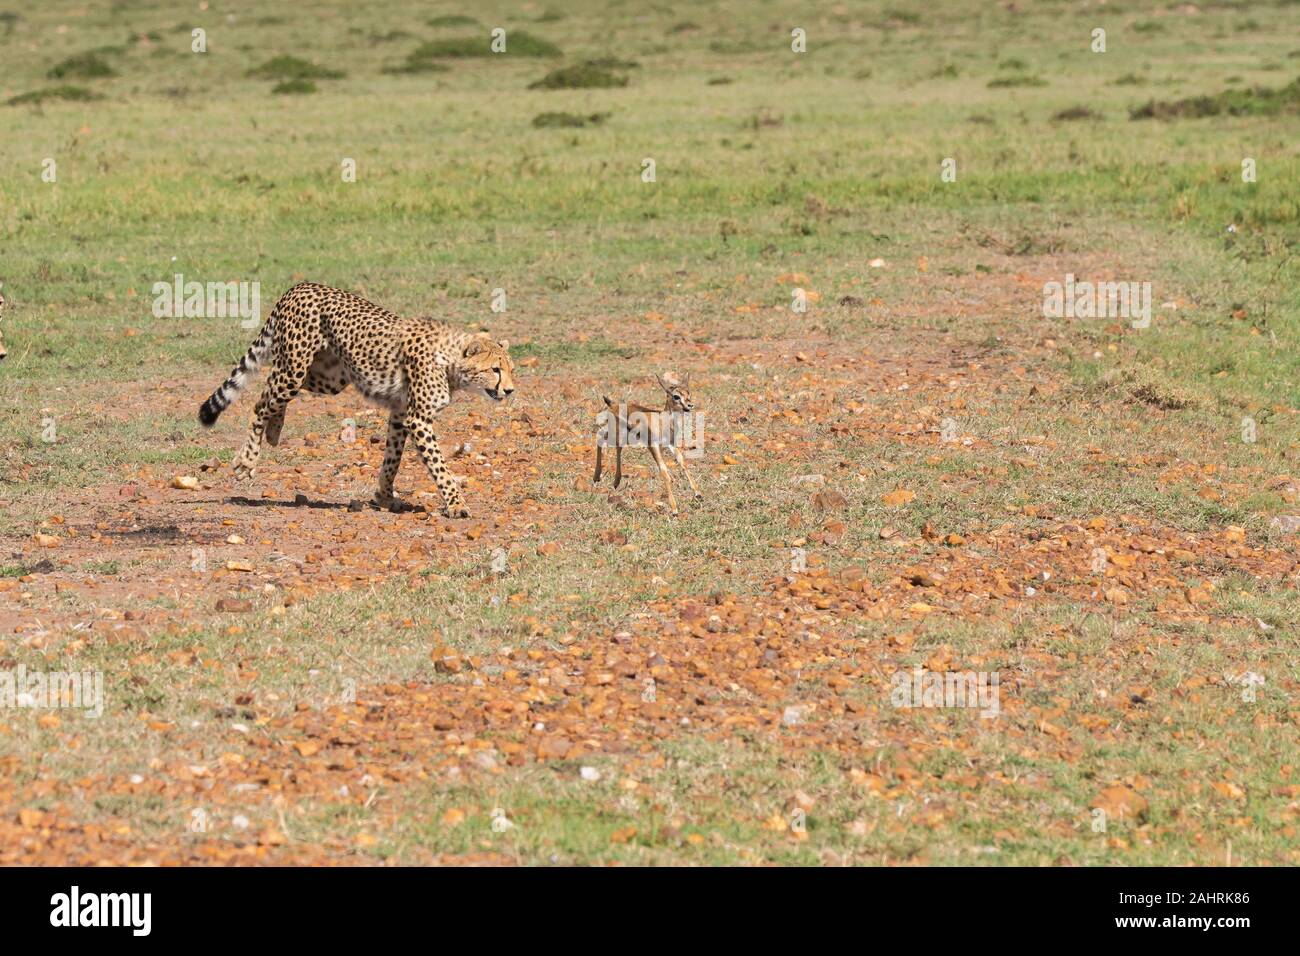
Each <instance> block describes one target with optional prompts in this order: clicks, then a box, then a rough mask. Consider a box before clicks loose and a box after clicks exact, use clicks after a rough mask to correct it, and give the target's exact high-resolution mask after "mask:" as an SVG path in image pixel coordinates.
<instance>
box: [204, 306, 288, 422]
mask: <svg viewBox="0 0 1300 956" xmlns="http://www.w3.org/2000/svg"><path fill="white" fill-rule="evenodd" d="M278 315H279V311H278V310H276V309H272V310H271V314H270V315H269V316H267V318H266V323H265V324H264V325H263V326H262V331H261V332H260V333H258V336H257V341H255V342H254V343H253V344H252V345H250V346H249V347H248V351H247V352H246V353H244V357H243V358H241V359H240V360H239V364H238V365H236V366H235V370H234V371H233V372H231V373H230V378H228V379H226V380H225V381H224V382H222V383H221V386H220V387H219V388H218V389H217V390H216V391H215V392H213V393H212V394H211V395H210V396H208V400H207V401H206V402H204V403H203V404H202V405H201V406H200V407H199V421H200V422H201V423H202V424H203V427H204V428H211V427H212V426H213V425H215V424H216V423H217V419H218V418H219V417H221V413H222V412H224V411H225V410H226V409H227V408H229V407H230V403H231V402H233V401H234V400H235V398H236V397H238V395H239V393H240V392H242V391H243V390H244V387H245V386H246V385H247V384H248V376H249V374H250V373H252V372H255V371H257V369H258V368H259V367H260V366H261V364H262V360H263V359H265V358H266V354H267V352H268V351H270V348H271V335H272V333H273V332H274V331H275V320H276V317H277V316H278Z"/></svg>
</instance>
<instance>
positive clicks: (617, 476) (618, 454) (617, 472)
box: [614, 445, 623, 488]
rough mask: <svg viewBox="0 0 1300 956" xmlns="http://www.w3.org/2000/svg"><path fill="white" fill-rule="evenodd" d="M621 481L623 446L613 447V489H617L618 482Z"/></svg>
mask: <svg viewBox="0 0 1300 956" xmlns="http://www.w3.org/2000/svg"><path fill="white" fill-rule="evenodd" d="M622 480H623V446H622V445H615V446H614V487H615V488H617V487H618V485H619V482H621V481H622Z"/></svg>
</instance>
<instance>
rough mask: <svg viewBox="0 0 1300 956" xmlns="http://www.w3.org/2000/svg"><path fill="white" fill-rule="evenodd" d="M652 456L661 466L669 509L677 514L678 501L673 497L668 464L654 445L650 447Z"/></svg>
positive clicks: (660, 474) (660, 471)
mask: <svg viewBox="0 0 1300 956" xmlns="http://www.w3.org/2000/svg"><path fill="white" fill-rule="evenodd" d="M650 456H651V457H652V458H654V460H655V464H656V465H658V466H659V476H660V477H661V478H663V480H664V490H665V491H667V492H668V507H669V508H671V509H672V511H673V514H677V499H676V498H674V497H673V479H672V476H671V475H669V474H668V462H666V461H664V454H663V452H662V451H661V450H660V449H659V448H657V447H655V446H654V445H651V446H650Z"/></svg>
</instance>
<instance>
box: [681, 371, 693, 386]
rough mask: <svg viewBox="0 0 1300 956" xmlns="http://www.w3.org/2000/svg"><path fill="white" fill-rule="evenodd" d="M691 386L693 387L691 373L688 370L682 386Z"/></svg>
mask: <svg viewBox="0 0 1300 956" xmlns="http://www.w3.org/2000/svg"><path fill="white" fill-rule="evenodd" d="M690 387H691V373H690V372H687V373H686V377H685V378H684V379H682V388H690Z"/></svg>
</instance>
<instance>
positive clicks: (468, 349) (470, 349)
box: [461, 332, 492, 358]
mask: <svg viewBox="0 0 1300 956" xmlns="http://www.w3.org/2000/svg"><path fill="white" fill-rule="evenodd" d="M491 341H492V338H491V336H489V335H488V334H487V333H486V332H476V333H475V334H474V337H473V338H472V339H470V340H469V344H468V345H466V346H465V351H464V352H463V353H461V354H463V355H464V356H465V357H466V358H469V357H470V356H471V355H477V354H478V353H479V352H482V351H483V346H485V345H487V344H488V343H489V342H491Z"/></svg>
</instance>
